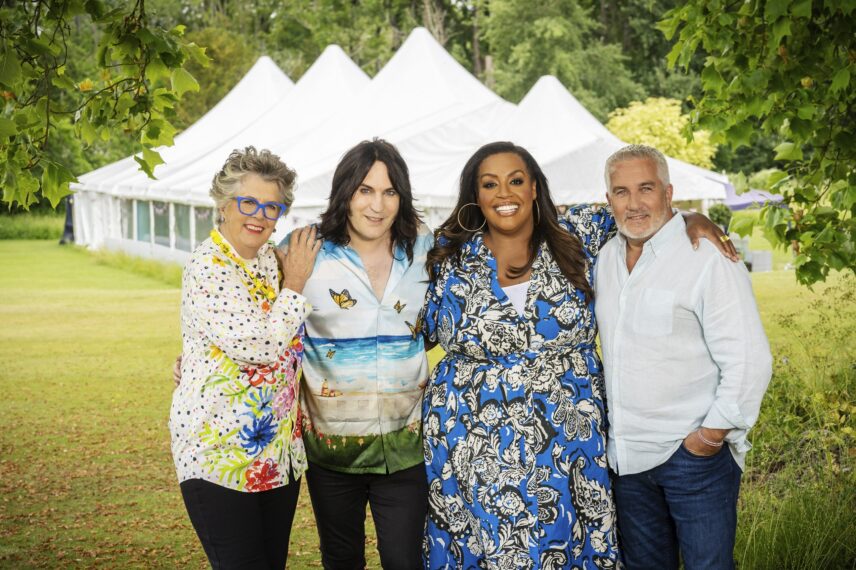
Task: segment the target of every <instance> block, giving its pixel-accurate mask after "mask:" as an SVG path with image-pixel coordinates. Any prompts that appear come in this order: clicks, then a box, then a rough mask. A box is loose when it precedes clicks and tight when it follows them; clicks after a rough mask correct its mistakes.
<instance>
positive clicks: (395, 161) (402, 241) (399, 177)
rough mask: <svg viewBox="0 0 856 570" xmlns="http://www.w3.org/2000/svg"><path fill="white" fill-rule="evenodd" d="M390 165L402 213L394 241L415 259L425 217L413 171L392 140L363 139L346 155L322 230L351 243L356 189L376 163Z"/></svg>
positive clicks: (394, 225) (330, 237) (335, 240)
mask: <svg viewBox="0 0 856 570" xmlns="http://www.w3.org/2000/svg"><path fill="white" fill-rule="evenodd" d="M378 161H380V162H382V163H384V164H385V165H386V169H387V172H388V173H389V179H390V181H391V182H392V187H393V189H394V190H395V191H396V192H397V193H398V198H399V199H398V214H397V215H396V216H395V221H394V222H393V223H392V228H391V232H392V243H393V246H396V245H399V246H401V247H403V248H404V251H405V252H406V253H407V259H408V260H409V261H411V262H412V261H413V244H414V243H415V242H416V236H417V233H418V231H419V224H421V223H422V218H421V217H420V215H419V211H418V210H417V209H416V207H415V206H414V205H413V192H412V191H411V189H410V172H409V170H408V169H407V164H406V163H405V162H404V159H403V158H401V154H400V153H399V152H398V149H396V148H395V147H394V146H393V145H392V144H391V143H389V142H387V141H385V140H383V139H378V138H375V139H372V140H370V141H363V142H361V143H360V144H358V145H357V146H355V147H354V148H352V149H351V150H349V151H348V152H346V153H345V156H343V157H342V160H340V161H339V164H338V166H336V171H335V172H334V173H333V188H332V189H331V190H330V198H329V203H328V205H327V209H326V210H325V211H324V213H322V214H321V224H320V227H319V230H320V232H321V235H323V236H324V239H328V240H330V241H332V242H333V243H336V244H338V245H347V244H348V242H349V241H350V237H349V235H348V212H349V211H350V206H351V198H352V197H353V196H354V192H356V191H357V188H359V187H360V184H362V183H363V180H365V178H366V175H367V174H368V173H369V170H371V167H372V166H373V165H374V163H375V162H378Z"/></svg>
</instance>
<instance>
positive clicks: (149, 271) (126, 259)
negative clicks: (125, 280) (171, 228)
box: [90, 249, 182, 287]
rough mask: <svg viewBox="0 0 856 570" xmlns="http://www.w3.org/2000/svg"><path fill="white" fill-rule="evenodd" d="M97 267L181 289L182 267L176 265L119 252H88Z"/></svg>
mask: <svg viewBox="0 0 856 570" xmlns="http://www.w3.org/2000/svg"><path fill="white" fill-rule="evenodd" d="M90 255H92V256H93V258H94V259H95V263H97V264H98V265H104V266H106V267H112V268H114V269H121V270H123V271H129V272H131V273H133V274H135V275H139V276H140V277H148V278H149V279H154V280H155V281H159V282H161V283H163V284H165V285H169V286H171V287H181V273H182V267H181V265H179V264H177V263H163V262H160V261H153V260H151V259H143V258H141V257H135V256H133V255H128V254H126V253H122V252H119V251H108V250H103V249H102V250H97V251H92V252H90Z"/></svg>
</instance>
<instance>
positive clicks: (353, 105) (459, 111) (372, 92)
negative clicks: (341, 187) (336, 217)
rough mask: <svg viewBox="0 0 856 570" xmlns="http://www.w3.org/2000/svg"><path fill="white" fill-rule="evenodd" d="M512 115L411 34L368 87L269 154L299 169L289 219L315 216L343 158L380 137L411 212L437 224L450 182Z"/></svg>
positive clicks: (433, 44)
mask: <svg viewBox="0 0 856 570" xmlns="http://www.w3.org/2000/svg"><path fill="white" fill-rule="evenodd" d="M513 110H514V105H512V104H511V103H509V102H507V101H505V100H504V99H502V98H500V97H499V96H497V95H496V94H495V93H493V92H492V91H491V90H490V89H488V88H487V87H485V86H484V85H482V84H481V82H479V81H478V80H477V79H476V78H475V77H473V75H471V74H470V73H469V72H468V71H467V70H466V69H464V68H463V67H462V66H461V65H460V64H459V63H458V62H457V61H455V59H454V58H453V57H452V56H451V55H449V54H448V53H447V52H446V50H445V49H443V47H442V46H440V44H439V43H437V41H436V40H435V39H434V38H433V37H432V36H431V34H430V33H429V32H428V31H427V30H425V29H424V28H417V29H416V30H414V31H413V32H412V33H411V34H410V36H409V37H408V38H407V40H406V41H405V42H404V44H402V46H401V47H400V48H399V49H398V51H397V52H396V53H395V55H394V56H393V57H392V59H390V60H389V62H388V63H387V64H386V65H385V66H384V67H383V69H381V70H380V72H379V73H378V74H377V75H376V76H375V78H374V79H373V80H372V81H371V83H370V84H369V85H368V87H366V89H365V90H363V91H362V92H361V93H360V94H359V95H358V96H357V97H355V98H353V99H352V100H350V101H348V103H347V104H346V105H344V106H343V107H342V108H341V109H340V110H339V111H338V112H337V113H336V114H334V115H332V116H331V117H330V118H328V119H327V121H325V123H324V124H323V125H321V126H320V127H319V128H318V129H316V130H315V131H314V132H313V134H312V136H310V137H307V138H306V139H304V140H302V141H300V143H299V145H297V146H294V147H292V148H290V149H285V148H279V147H275V150H277V151H280V153H281V156H284V157H285V156H288V157H290V159H289V160H292V161H293V162H294V164H295V166H296V167H297V169H298V174H299V178H300V181H299V188H298V192H297V194H296V201H295V204H294V206H293V211H294V213H295V214H297V215H296V216H295V217H296V218H297V219H301V218H304V219H305V218H310V219H311V218H314V217H315V216H317V214H318V213H319V212H320V211H321V210H322V209H323V208H325V207H326V204H327V197H328V196H329V194H330V185H331V182H332V178H333V170H334V169H335V166H336V163H337V162H338V161H339V159H340V158H341V156H342V154H344V153H345V152H346V151H347V150H348V149H349V148H351V147H352V146H354V145H355V144H356V143H358V142H359V141H361V140H366V139H371V138H372V137H381V138H384V139H387V140H389V141H390V142H392V143H394V144H395V145H396V146H397V148H398V149H399V151H400V152H401V154H402V156H403V157H404V159H405V161H406V162H407V165H408V167H409V169H410V177H411V185H412V187H413V192H414V195H415V196H416V197H417V204H418V206H419V207H420V208H422V209H424V210H425V211H426V214H427V218H428V221H429V223H432V225H433V224H436V223H437V222H438V221H442V219H444V218H445V215H446V213H447V212H448V210H449V209H450V208H451V207H452V206H453V205H454V201H455V196H456V195H457V188H456V184H455V181H456V180H457V177H458V175H459V173H460V171H461V167H462V166H463V164H464V162H465V161H466V159H467V158H468V157H469V156H470V155H471V154H472V152H473V151H474V150H475V149H476V148H478V147H479V146H480V145H482V144H484V143H485V142H487V141H489V140H491V139H490V136H491V131H492V129H493V125H495V124H496V122H497V121H498V120H499V119H500V118H501V117H502V116H504V115H506V114H508V113H510V112H512V111H513ZM278 229H281V228H278Z"/></svg>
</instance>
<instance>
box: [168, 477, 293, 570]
mask: <svg viewBox="0 0 856 570" xmlns="http://www.w3.org/2000/svg"><path fill="white" fill-rule="evenodd" d="M298 494H300V479H298V480H297V481H294V480H291V481H290V482H289V483H288V485H286V486H284V487H278V488H276V489H271V490H270V491H260V492H257V493H244V492H241V491H234V490H232V489H227V488H226V487H221V486H220V485H216V484H214V483H210V482H208V481H203V480H202V479H190V480H188V481H184V482H182V483H181V496H182V497H184V506H185V507H187V514H189V515H190V522H191V523H193V528H194V529H195V530H196V534H197V535H198V536H199V540H200V541H201V542H202V547H203V548H204V549H205V554H206V555H207V556H208V561H209V562H211V567H212V568H214V569H215V570H217V569H220V568H223V569H232V568H248V569H250V568H251V569H254V570H255V569H265V570H282V569H283V568H285V561H286V559H287V558H288V539H289V536H290V535H291V522H292V521H293V520H294V510H295V508H296V507H297V495H298Z"/></svg>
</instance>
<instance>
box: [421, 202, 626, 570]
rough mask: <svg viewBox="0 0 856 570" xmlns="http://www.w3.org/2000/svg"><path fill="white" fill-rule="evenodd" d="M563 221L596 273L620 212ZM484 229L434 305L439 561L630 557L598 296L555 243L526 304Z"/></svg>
mask: <svg viewBox="0 0 856 570" xmlns="http://www.w3.org/2000/svg"><path fill="white" fill-rule="evenodd" d="M560 223H561V225H562V226H563V227H564V228H566V229H567V230H568V231H570V232H573V233H575V234H576V236H577V237H579V239H580V240H581V242H582V244H583V249H584V251H585V254H586V258H587V260H588V268H587V271H588V277H589V282H591V274H592V266H593V263H594V258H595V256H596V255H597V253H598V250H599V249H600V247H601V246H602V245H603V244H604V242H605V241H606V240H607V239H608V238H609V237H610V236H611V235H612V231H613V226H614V220H613V218H612V216H611V215H610V214H609V212H608V211H607V210H605V209H600V208H594V207H590V206H583V207H579V208H574V209H572V210H570V211H569V212H568V214H567V215H566V216H564V217H563V218H562V219H560ZM482 237H483V236H482V234H481V233H480V232H479V233H476V234H475V235H473V236H472V237H471V238H470V240H469V241H468V242H467V243H466V244H464V246H463V251H462V255H461V260H460V264H458V263H457V261H456V260H454V259H452V258H450V259H447V260H446V261H445V262H444V263H443V265H442V266H441V267H440V268H439V273H438V277H437V279H435V280H434V282H432V283H431V284H429V288H428V294H427V297H426V301H425V307H424V309H423V316H422V317H423V319H424V327H425V329H424V330H425V332H426V335H427V336H428V338H429V339H431V340H433V341H435V342H439V343H440V344H441V345H442V347H443V349H444V350H445V351H446V356H445V357H444V358H443V359H442V360H441V361H440V363H439V364H438V365H437V367H436V368H435V369H434V371H433V373H432V375H431V378H430V381H429V387H428V389H427V391H426V395H425V400H424V404H423V416H422V418H423V430H424V445H425V463H426V467H427V470H428V482H429V499H428V502H429V509H428V510H429V519H428V524H427V531H426V537H425V556H426V567H427V568H430V569H435V568H492V569H493V568H497V569H505V568H507V569H514V570H517V569H529V568H551V569H552V568H617V567H619V566H620V563H619V562H618V558H619V557H618V549H617V545H616V532H615V508H614V505H613V500H612V491H611V489H610V484H609V477H608V472H607V463H606V445H605V435H606V432H607V428H606V410H605V407H604V401H603V396H604V387H603V376H602V367H601V363H600V360H599V358H598V356H597V354H596V352H595V336H596V334H597V329H596V325H595V318H594V304H593V302H588V303H587V302H586V301H585V298H584V295H583V293H582V291H580V290H578V289H575V288H574V287H573V285H571V284H570V283H569V282H568V280H567V279H566V278H565V277H564V275H563V274H562V272H561V271H560V269H559V267H558V265H557V264H556V262H555V260H554V258H553V256H552V254H551V252H550V250H549V248H548V247H547V246H546V245H542V246H541V248H540V251H539V252H538V255H537V257H536V259H535V262H534V264H533V266H532V274H531V279H530V285H529V290H528V293H527V297H526V305H525V310H524V312H523V314H522V315H519V314H518V313H517V311H516V310H515V309H514V307H513V306H512V304H511V303H510V301H509V300H508V297H507V296H506V295H505V293H504V292H503V291H502V288H501V287H500V285H499V280H498V278H497V270H496V259H495V258H494V257H493V255H492V254H491V252H490V250H489V249H488V248H487V247H486V246H485V245H484V242H483V240H482Z"/></svg>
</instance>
